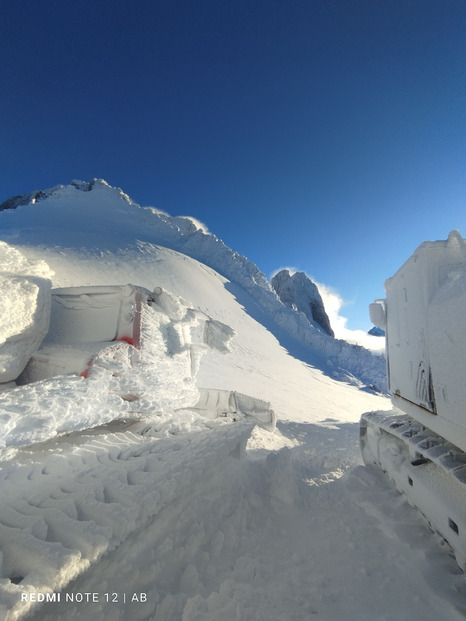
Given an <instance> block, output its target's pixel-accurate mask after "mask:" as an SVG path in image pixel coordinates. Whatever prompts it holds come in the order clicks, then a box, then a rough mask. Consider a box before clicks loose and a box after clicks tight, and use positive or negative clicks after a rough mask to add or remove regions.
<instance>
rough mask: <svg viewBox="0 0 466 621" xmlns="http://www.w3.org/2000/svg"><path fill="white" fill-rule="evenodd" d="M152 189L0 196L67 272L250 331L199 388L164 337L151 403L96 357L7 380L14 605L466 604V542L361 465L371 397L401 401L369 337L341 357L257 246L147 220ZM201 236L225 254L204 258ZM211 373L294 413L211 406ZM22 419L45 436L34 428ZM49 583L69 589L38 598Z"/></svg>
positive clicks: (2, 513)
mask: <svg viewBox="0 0 466 621" xmlns="http://www.w3.org/2000/svg"><path fill="white" fill-rule="evenodd" d="M94 193H95V194H94ZM60 196H61V198H60ZM91 196H94V199H95V198H96V197H97V198H98V199H99V200H96V201H95V202H94V203H93V204H92V205H90V203H89V200H90V197H91ZM60 201H61V202H60ZM67 205H68V207H67ZM99 206H102V211H101V212H99V209H98V208H99ZM138 209H140V208H138V207H137V206H134V205H133V204H132V203H131V202H130V201H128V199H127V198H125V197H124V196H123V197H122V195H121V193H119V192H118V191H116V190H114V189H113V188H108V186H105V185H104V184H96V185H95V187H94V188H93V189H92V190H91V191H90V192H83V191H82V190H79V189H76V188H74V187H71V188H65V189H61V190H60V192H59V193H58V196H57V195H54V196H52V197H51V198H50V199H48V200H45V201H39V202H37V203H36V204H34V205H30V206H23V207H19V208H18V209H17V210H15V211H8V212H3V213H1V214H0V225H1V226H0V231H1V233H0V236H1V237H2V238H3V239H4V240H5V241H6V242H7V243H8V244H9V247H10V248H11V247H13V248H14V249H15V251H17V252H20V253H21V256H23V257H25V260H27V261H29V262H31V261H32V262H38V261H45V262H46V265H47V266H48V268H47V271H46V273H45V272H43V273H42V274H41V275H40V277H44V278H49V279H51V280H52V283H53V286H54V287H63V286H77V285H103V284H125V283H133V284H137V285H141V286H144V287H147V288H148V289H150V290H152V289H153V288H154V287H161V288H162V289H163V290H165V291H167V292H170V295H173V296H178V297H177V299H181V300H182V302H181V304H182V306H183V308H194V309H197V310H200V311H202V312H203V313H204V314H205V315H206V316H209V317H211V318H212V319H213V320H215V321H218V322H221V323H222V324H224V325H227V326H229V327H230V328H231V330H232V331H234V334H235V336H234V338H233V339H232V340H231V342H229V344H228V348H225V349H229V351H219V350H215V349H206V350H205V351H203V352H202V353H203V357H202V359H201V360H200V368H199V371H198V373H197V374H196V375H195V377H194V379H193V380H191V379H189V378H188V376H187V375H185V377H186V381H184V382H182V384H183V385H184V386H185V392H182V393H180V390H179V386H180V383H179V382H180V379H182V375H183V374H182V372H181V369H184V371H183V372H185V371H186V367H185V366H183V364H184V363H183V358H182V356H181V358H180V359H179V360H178V361H177V360H174V359H173V357H172V358H170V355H169V354H167V352H166V351H165V350H163V348H159V349H156V350H154V354H153V356H152V358H151V360H152V361H153V364H154V365H155V368H153V370H154V371H155V375H156V376H157V377H156V378H155V379H154V380H153V381H152V383H151V379H149V376H148V377H147V379H144V377H143V376H141V377H140V378H139V379H138V382H142V384H143V386H142V387H141V386H139V389H142V388H145V389H146V391H147V395H146V396H147V399H148V402H147V401H146V402H145V403H146V404H147V403H148V406H147V408H144V412H143V415H141V412H138V411H136V406H135V405H134V402H131V401H126V400H124V399H123V400H122V399H121V398H120V397H118V396H116V393H117V392H118V390H114V391H112V390H109V387H108V385H106V384H105V381H102V382H98V381H96V383H95V384H92V382H91V380H92V377H90V378H89V379H88V380H85V379H84V378H80V377H66V378H61V379H60V378H53V379H52V380H48V381H49V382H50V384H49V388H50V394H49V393H47V395H46V396H47V398H45V399H44V393H43V392H41V390H42V389H41V388H40V386H37V385H36V386H34V385H32V384H31V385H29V386H26V387H22V388H17V389H14V390H13V391H10V392H9V393H4V395H3V398H4V399H10V402H9V403H10V407H13V406H14V405H16V406H17V411H16V413H15V412H11V411H7V412H6V413H5V412H3V413H0V416H1V417H2V418H1V421H2V423H3V424H4V425H7V424H10V423H11V422H12V421H15V420H16V422H19V421H20V420H21V421H22V425H23V426H22V428H21V426H20V425H19V424H17V425H15V424H12V425H11V426H10V427H9V428H8V430H9V433H10V434H11V435H10V439H16V440H17V442H16V443H15V442H10V443H9V445H8V446H6V447H5V449H4V451H3V453H2V459H3V461H2V470H1V473H0V494H1V504H0V546H1V550H2V556H1V573H0V610H1V612H2V614H3V617H2V618H5V619H7V620H8V621H11V620H13V619H21V618H26V617H25V615H26V613H27V612H28V611H30V612H31V614H32V616H31V617H30V618H32V619H37V620H52V619H70V620H80V619H82V620H84V619H90V618H99V619H106V620H109V621H110V620H112V621H113V620H126V619H131V620H133V619H135V620H145V621H149V620H157V621H162V620H164V621H172V620H180V621H194V620H199V621H200V620H202V621H218V620H219V619H222V620H226V621H230V620H240V621H249V620H252V619H254V620H256V619H257V620H259V621H262V620H264V621H265V620H267V621H269V620H270V619H273V620H283V621H285V620H286V621H294V620H296V621H301V620H307V619H313V618H316V619H323V620H337V619H338V620H340V619H346V620H348V619H349V620H352V619H354V620H363V619H367V620H371V621H372V620H374V619H380V620H382V619H386V620H392V619H397V620H398V619H400V620H403V619H406V620H408V619H409V620H410V621H413V620H419V621H420V620H421V619H426V618H441V619H463V618H464V614H465V613H466V591H465V588H466V584H465V580H464V577H463V575H462V574H461V573H460V572H459V570H458V569H457V566H456V564H455V561H454V559H453V558H452V557H451V555H450V554H449V552H448V550H447V549H446V547H445V546H443V545H442V542H441V541H440V540H439V538H437V537H436V536H435V535H433V534H432V533H431V532H430V531H429V530H428V528H427V526H426V525H425V523H424V522H423V520H422V519H421V517H420V516H419V515H418V514H417V512H416V511H414V510H413V509H411V508H410V507H409V506H408V505H407V503H406V502H405V501H404V500H403V499H402V497H400V496H399V495H398V494H397V492H395V491H394V490H393V489H392V488H391V487H390V486H389V484H388V483H387V482H386V481H385V479H384V478H383V477H382V475H379V473H376V472H373V471H371V470H370V469H368V468H365V467H363V466H361V460H360V456H359V447H358V420H359V416H360V414H361V413H362V412H364V411H368V410H376V409H389V407H390V403H389V401H388V400H387V399H386V398H384V397H382V396H379V395H376V394H372V393H371V392H369V391H367V390H364V389H363V388H364V383H363V382H362V381H361V379H358V378H357V377H358V376H357V374H356V371H357V369H358V368H359V369H362V368H363V367H361V366H359V367H358V365H357V364H355V363H354V361H353V360H352V358H351V356H352V355H353V354H354V355H356V350H352V349H348V350H345V348H344V346H343V347H340V354H338V356H339V357H337V358H336V357H335V356H336V354H335V349H334V345H332V347H333V349H332V347H330V345H329V348H328V350H326V349H325V347H324V348H323V349H322V348H321V349H316V348H311V347H310V346H309V345H307V344H306V342H303V341H306V339H302V340H301V341H299V340H296V339H295V338H293V336H292V335H291V334H290V331H291V332H292V331H293V330H287V329H286V328H287V324H288V323H289V322H291V321H292V320H290V319H289V315H287V314H286V315H282V320H281V321H280V322H279V324H280V325H278V326H277V323H276V318H277V313H275V312H272V311H273V309H272V303H270V304H269V302H268V301H264V300H265V298H267V300H270V299H271V298H269V297H268V296H269V293H267V292H266V291H267V289H266V288H265V285H264V283H263V282H262V281H261V278H260V273H255V272H254V269H253V268H252V267H250V264H246V263H242V262H241V260H240V259H238V258H237V257H234V256H233V257H231V256H230V255H227V254H225V251H224V250H223V249H222V252H219V254H218V255H217V258H215V257H216V255H215V253H214V252H213V251H212V250H209V252H208V251H207V250H203V248H204V246H206V244H210V246H209V248H214V246H215V245H217V246H220V244H221V242H219V241H218V240H217V242H215V239H216V238H213V237H212V236H211V237H209V240H208V241H206V239H205V238H204V237H201V236H202V235H205V234H204V233H203V232H202V231H199V232H197V231H198V229H196V227H195V225H194V224H193V222H192V221H191V220H183V219H180V220H179V221H177V222H176V221H175V220H176V219H169V217H168V216H164V217H165V218H166V220H167V222H168V224H169V225H170V227H171V228H170V231H171V232H170V233H168V232H167V231H168V229H162V228H160V226H159V225H160V223H158V224H157V227H155V226H154V227H152V229H151V225H150V224H148V222H150V218H151V217H152V216H154V214H153V213H152V212H151V211H143V210H141V211H142V216H143V219H146V220H145V222H146V224H145V227H146V228H144V227H142V228H141V226H140V225H139V224H138V222H137V218H136V217H135V216H134V210H138ZM109 214H110V215H109ZM142 216H141V217H142ZM138 217H139V216H138ZM175 225H176V226H177V227H178V232H177V233H175V232H174V231H175ZM180 251H184V252H185V253H187V254H191V255H195V258H192V257H191V256H187V254H182V253H180ZM9 252H11V251H9ZM202 252H206V253H207V255H208V256H209V261H207V260H204V261H203V262H199V260H202V256H200V255H201V254H202ZM209 253H210V254H209ZM222 253H223V254H222ZM227 256H228V257H229V258H228V260H227ZM196 259H197V260H196ZM215 260H217V261H218V269H217V270H215V269H213V267H215V265H214V262H215ZM228 261H230V266H229V267H228V265H227V263H228ZM206 262H209V263H210V267H207V266H206V264H205V263H206ZM34 264H37V263H34ZM40 265H41V266H42V267H43V266H44V264H42V263H41V264H40ZM227 268H228V269H227ZM44 269H45V268H44ZM228 270H230V271H228ZM52 272H53V274H52ZM219 272H221V273H222V274H223V275H220V273H219ZM21 274H24V270H23V271H22V272H21ZM234 274H239V276H238V277H237V278H236V279H233V275H234ZM26 276H27V274H26ZM36 276H37V274H36ZM385 276H386V275H381V278H384V277H385ZM254 279H255V280H256V281H257V285H256V286H257V287H259V286H260V287H262V289H261V291H260V292H259V293H257V292H256V294H255V295H253V293H254V290H253V286H252V284H251V283H252V282H253V280H254ZM264 292H265V293H264ZM31 295H32V293H31ZM19 297H21V296H19ZM8 299H9V300H10V299H13V298H11V297H8ZM11 310H13V309H11ZM283 318H284V319H283ZM16 321H19V320H16ZM295 326H298V323H296V324H295ZM288 327H289V326H288ZM18 329H19V328H18ZM155 332H157V331H155ZM295 332H296V333H298V329H297V328H296V330H295ZM320 343H321V344H322V342H320ZM343 351H346V352H347V353H346V354H344V355H346V359H347V360H348V367H351V373H347V374H345V372H344V371H343V369H344V368H345V367H344V366H343V364H342V360H343V358H342V356H341V352H343ZM350 352H351V354H350ZM366 360H369V358H366ZM177 365H178V366H177ZM348 367H347V368H348ZM365 372H369V369H366V371H365ZM377 373H378V371H377V370H376V374H377ZM157 374H158V375H157ZM114 379H115V378H113V380H112V381H114ZM109 381H110V380H109ZM73 383H76V386H78V385H79V390H77V391H76V392H74V391H75V387H74V386H72V384H73ZM196 385H197V386H200V387H210V388H218V389H225V390H234V391H238V392H240V393H244V394H249V395H252V396H254V397H257V398H259V399H263V400H264V401H268V402H270V404H271V406H272V408H273V409H274V411H275V412H276V415H277V418H278V422H277V429H276V431H275V432H273V433H270V432H269V431H267V430H265V429H263V428H261V427H259V426H255V427H254V421H252V420H251V419H248V418H247V417H246V418H244V419H242V420H241V421H239V422H236V423H235V422H233V421H232V419H231V417H230V418H226V419H222V418H217V419H211V418H206V417H204V416H202V415H201V414H199V412H198V411H196V410H194V409H193V408H192V407H191V406H193V405H194V403H195V400H196V394H195V393H196V390H195V386H196ZM176 387H178V388H176ZM151 393H152V394H151ZM8 394H10V395H11V394H17V400H16V403H13V404H12V402H11V397H8ZM78 394H79V397H80V399H81V405H80V406H79V408H78V410H79V412H81V414H79V415H78V414H76V417H75V418H72V419H71V420H69V421H68V422H67V421H66V419H65V420H63V417H62V416H61V415H60V416H59V415H58V414H57V412H58V411H59V410H60V408H61V407H62V406H63V403H66V402H67V399H71V398H72V396H73V395H78ZM112 395H113V396H112ZM180 398H181V401H182V402H181V401H180ZM151 399H152V400H153V402H151V401H150V400H151ZM91 403H93V404H95V406H93V407H91V406H90V404H91ZM151 403H152V405H151ZM180 406H181V409H180ZM73 408H74V411H75V412H76V411H77V410H76V404H74V406H73V407H72V408H71V411H73ZM86 412H88V413H87V414H86ZM8 416H9V417H10V418H8V420H7V417H8ZM15 417H16V418H15ZM37 417H39V418H37ZM39 421H40V422H39ZM77 421H80V422H79V423H78V422H77ZM81 423H82V424H81ZM44 430H45V431H44ZM22 434H25V436H26V437H29V438H31V441H32V442H34V443H33V444H30V443H29V442H24V441H22V442H18V440H19V439H20V438H21V437H23V436H22ZM35 434H39V435H38V436H37V439H40V440H41V442H37V441H36V436H35ZM3 439H5V438H3ZM47 593H48V594H49V599H53V598H55V601H50V602H49V603H45V604H43V605H40V606H39V604H37V603H36V602H34V601H32V600H34V599H36V600H37V599H40V594H42V595H43V596H44V597H45V595H46V594H47ZM57 593H60V601H57V600H58V596H57V595H56V594H57ZM22 594H23V596H25V597H23V599H24V601H21V600H22V597H21V596H22ZM86 600H88V601H86Z"/></svg>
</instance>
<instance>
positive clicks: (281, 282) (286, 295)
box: [270, 270, 335, 336]
mask: <svg viewBox="0 0 466 621" xmlns="http://www.w3.org/2000/svg"><path fill="white" fill-rule="evenodd" d="M270 282H271V285H272V287H273V289H274V291H275V292H276V294H277V295H278V297H279V298H280V300H281V301H282V302H283V304H285V305H286V306H289V307H290V308H295V309H296V310H298V311H301V312H302V313H304V314H305V315H306V317H307V318H308V319H309V321H310V322H311V323H312V324H314V325H316V324H317V325H316V327H320V328H322V330H323V331H324V332H325V333H326V334H328V335H330V336H335V333H334V332H333V330H332V327H331V326H330V320H329V318H328V315H327V313H326V311H325V306H324V302H323V300H322V296H321V295H320V292H319V289H318V288H317V285H316V284H315V283H313V282H312V280H311V279H310V278H309V276H307V275H306V274H305V273H304V272H295V273H294V274H290V272H289V270H280V271H279V272H277V273H276V274H275V275H274V276H273V277H272V280H271V281H270Z"/></svg>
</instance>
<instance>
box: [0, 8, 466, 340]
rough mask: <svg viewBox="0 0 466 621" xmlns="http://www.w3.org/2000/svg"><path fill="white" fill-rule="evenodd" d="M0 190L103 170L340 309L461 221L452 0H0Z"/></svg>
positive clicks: (376, 292)
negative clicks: (325, 289)
mask: <svg viewBox="0 0 466 621" xmlns="http://www.w3.org/2000/svg"><path fill="white" fill-rule="evenodd" d="M0 15H1V19H0V201H2V200H4V199H6V198H8V197H10V196H12V195H15V194H22V193H25V192H29V191H32V190H35V189H39V188H45V187H50V186H53V185H56V184H60V183H63V184H66V183H69V182H70V181H71V180H72V179H84V180H89V179H92V178H93V177H102V178H104V179H106V180H107V181H108V182H109V183H110V184H112V185H116V186H119V187H121V188H122V189H123V190H124V191H125V192H127V193H128V194H129V195H130V196H131V197H132V198H133V199H134V200H135V201H136V202H138V203H140V204H142V205H154V206H157V207H159V208H160V209H163V210H165V211H167V212H168V213H170V214H171V215H192V216H195V217H197V218H198V219H200V220H201V221H203V222H205V224H206V225H207V226H208V227H209V229H210V231H211V232H213V233H215V234H216V235H217V236H218V237H220V238H221V239H223V240H224V242H225V243H226V244H228V245H229V246H231V247H232V248H234V249H235V250H237V251H238V252H240V253H241V254H244V255H246V256H247V257H248V258H249V259H250V260H252V261H254V262H255V263H256V264H257V265H258V266H259V268H260V269H261V270H262V271H263V272H264V273H266V274H267V275H268V276H270V275H271V273H272V272H273V271H274V270H275V269H277V268H279V267H283V266H293V267H295V268H297V269H299V270H303V271H306V272H307V273H308V274H310V275H311V276H312V277H314V278H315V279H316V280H317V281H320V282H323V283H325V284H327V285H330V286H332V287H334V288H335V289H337V291H338V292H339V293H340V294H341V295H342V297H343V298H344V299H345V300H347V301H348V302H349V304H348V305H347V306H346V307H345V308H344V309H343V314H344V315H345V316H347V317H348V318H349V324H348V325H349V327H350V328H363V329H368V328H369V327H370V325H371V324H370V322H369V319H368V313H367V305H368V303H369V302H370V301H372V299H373V298H374V297H378V296H382V295H383V282H384V280H385V278H387V277H388V276H390V275H392V274H393V272H394V271H395V270H396V269H397V268H398V267H399V266H400V265H401V263H402V262H403V261H404V260H405V259H406V258H407V257H408V256H409V254H411V252H412V251H413V250H414V248H415V247H416V246H417V245H418V244H419V243H420V242H422V241H424V240H426V239H444V238H446V236H447V234H448V232H449V230H450V229H452V228H458V229H460V231H461V232H462V233H463V235H464V236H466V175H465V173H466V170H465V169H466V2H465V1H464V0H280V1H278V0H228V1H227V0H148V1H145V0H93V1H92V2H91V1H89V0H74V1H73V2H71V1H70V2H68V1H64V0H46V1H44V2H41V1H39V0H0Z"/></svg>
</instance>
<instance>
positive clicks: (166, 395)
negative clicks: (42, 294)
mask: <svg viewBox="0 0 466 621" xmlns="http://www.w3.org/2000/svg"><path fill="white" fill-rule="evenodd" d="M135 292H136V293H135ZM59 293H60V294H59V295H58V294H57V295H55V296H54V297H55V298H58V299H59V300H61V303H60V304H56V305H57V307H58V309H57V310H56V312H55V313H54V319H55V321H52V324H51V328H50V330H49V333H48V335H47V338H46V341H45V344H44V346H43V347H42V348H41V349H39V350H38V351H37V352H36V353H35V354H34V355H33V356H32V358H31V360H30V362H29V364H28V365H27V367H26V369H25V371H24V373H23V374H22V376H21V377H20V378H19V380H18V381H20V382H21V383H22V384H24V385H22V386H20V387H18V388H15V389H13V390H10V391H8V392H5V393H3V394H0V448H5V447H18V446H24V445H27V444H32V443H34V442H42V441H44V440H47V439H49V438H51V437H53V436H54V435H56V434H60V433H64V432H71V431H78V430H81V429H86V428H90V427H94V426H96V425H102V424H106V423H108V422H110V421H112V420H114V419H118V418H124V417H129V418H143V417H145V416H153V415H156V414H158V413H161V412H163V413H165V414H167V413H173V412H175V411H176V410H179V409H182V408H187V407H189V406H193V405H195V404H196V402H197V401H198V399H199V392H198V389H197V387H196V376H197V372H198V370H199V363H200V359H201V357H202V355H203V354H204V353H205V351H207V349H208V348H209V347H210V348H214V349H217V350H219V351H221V352H222V353H225V352H227V351H228V342H229V340H230V339H231V337H232V336H233V331H231V330H230V329H229V328H228V326H224V325H223V324H221V323H220V322H218V321H211V320H210V319H209V318H208V317H207V316H206V315H205V314H203V313H199V312H197V311H195V310H193V309H191V308H189V306H188V304H187V303H186V302H185V301H184V300H182V299H181V298H179V297H177V296H175V295H173V294H170V293H168V292H166V291H162V289H160V288H157V289H156V290H155V292H154V293H152V294H151V293H150V292H149V291H147V290H142V289H138V288H134V287H131V286H130V285H127V286H126V287H106V288H101V287H97V288H89V287H87V288H79V287H77V288H75V289H65V290H59ZM138 295H139V296H144V299H143V303H141V306H140V309H139V310H137V311H136V310H134V309H133V310H131V304H132V302H131V301H132V300H133V301H134V299H136V298H137V296H138ZM135 296H136V298H135ZM104 298H105V299H104ZM107 298H110V299H107ZM63 304H64V305H65V306H62V305H63ZM58 310H60V312H59V313H58ZM136 312H138V313H139V317H138V318H137V323H138V330H140V333H138V334H137V343H136V342H135V340H136V339H135V337H134V334H133V333H132V336H131V338H130V339H129V337H127V336H124V335H123V336H122V337H120V338H122V339H123V340H119V341H117V342H111V341H113V339H114V338H119V335H118V327H117V324H116V319H117V318H118V317H119V316H121V315H122V314H123V315H124V317H123V320H120V323H119V324H118V325H119V329H120V330H121V329H123V330H124V328H125V326H126V324H128V326H131V325H133V324H135V323H136V318H135V317H133V315H134V313H136ZM57 313H58V314H57ZM128 313H132V314H130V317H129V318H128V319H125V317H126V316H127V315H128ZM96 314H97V316H98V320H97V319H94V320H93V318H95V317H96ZM112 315H116V318H113V320H112ZM86 323H88V324H90V325H89V327H88V328H86ZM121 326H123V328H121ZM99 335H100V336H101V337H102V338H101V342H96V341H95V339H97V338H99ZM104 337H106V338H107V342H104ZM125 339H126V340H125ZM127 340H130V342H127ZM54 376H56V377H54Z"/></svg>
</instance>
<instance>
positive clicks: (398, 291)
mask: <svg viewBox="0 0 466 621" xmlns="http://www.w3.org/2000/svg"><path fill="white" fill-rule="evenodd" d="M385 290H386V293H387V296H386V299H385V300H377V301H376V302H375V303H374V304H372V305H371V307H370V313H371V320H372V321H373V323H375V324H376V325H377V327H380V328H382V329H384V330H385V332H386V354H387V373H388V385H389V391H390V394H391V397H392V403H393V405H394V406H395V409H394V410H392V411H391V412H370V413H367V414H364V415H363V416H362V419H361V449H362V454H363V458H364V461H365V462H366V463H367V464H374V463H375V464H376V465H378V466H379V467H381V468H382V469H383V470H384V471H386V472H387V473H388V474H389V476H390V477H391V478H392V479H393V480H394V481H395V483H396V485H397V487H398V489H400V491H403V492H404V493H406V495H407V496H408V499H409V500H410V502H412V504H414V505H415V506H416V507H418V508H419V509H420V510H421V511H422V513H423V514H424V515H425V516H426V517H427V519H428V521H429V523H430V524H431V526H432V527H433V528H434V530H437V531H438V532H440V533H441V534H442V536H443V537H444V538H445V539H446V540H447V541H448V542H449V543H450V545H451V547H452V548H453V550H454V551H455V553H456V556H457V559H458V562H459V564H460V565H461V566H462V567H463V568H464V567H466V493H465V492H466V487H465V481H466V467H465V463H466V382H465V379H466V377H465V372H466V312H465V311H466V244H465V241H464V240H463V238H462V237H461V235H460V234H459V233H458V231H452V232H451V233H450V235H449V237H448V239H447V240H445V241H435V242H425V243H423V244H421V246H419V248H417V250H416V251H415V252H414V254H413V255H412V256H411V257H410V258H409V259H408V260H407V261H406V263H405V264H404V265H403V266H402V267H401V268H400V269H399V270H398V271H397V272H396V274H395V275H394V276H392V277H391V278H389V279H388V280H387V281H386V283H385Z"/></svg>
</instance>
